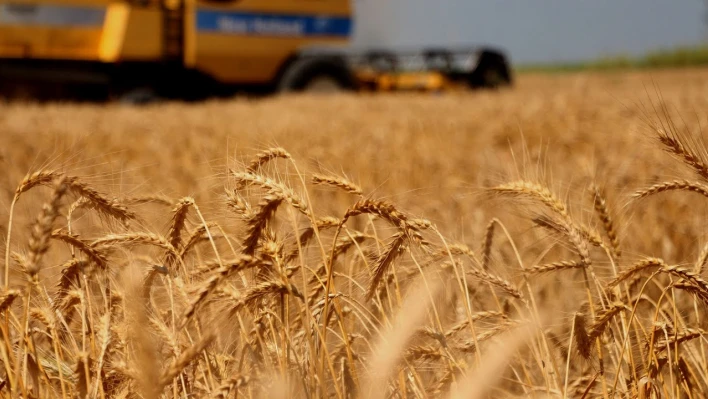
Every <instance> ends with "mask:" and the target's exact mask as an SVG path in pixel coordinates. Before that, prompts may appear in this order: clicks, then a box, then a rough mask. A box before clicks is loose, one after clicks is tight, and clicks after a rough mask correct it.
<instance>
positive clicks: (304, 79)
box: [278, 57, 355, 93]
mask: <svg viewBox="0 0 708 399" xmlns="http://www.w3.org/2000/svg"><path fill="white" fill-rule="evenodd" d="M354 87H355V83H354V78H353V76H352V73H351V71H349V69H348V68H347V66H346V64H345V63H344V61H341V60H339V59H337V58H332V57H307V58H301V59H298V60H296V61H294V62H293V63H292V64H291V65H290V66H289V67H288V68H287V70H286V71H285V73H284V74H283V76H282V78H281V79H280V82H279V84H278V91H279V92H281V93H287V92H320V93H321V92H333V91H346V90H352V89H354Z"/></svg>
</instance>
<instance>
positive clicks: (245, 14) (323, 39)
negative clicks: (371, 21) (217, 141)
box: [187, 0, 352, 84]
mask: <svg viewBox="0 0 708 399" xmlns="http://www.w3.org/2000/svg"><path fill="white" fill-rule="evenodd" d="M350 11H351V10H350V5H349V1H344V0H336V1H335V0H333V1H328V2H311V1H304V0H295V1H293V0H282V1H270V2H263V1H258V0H242V1H240V2H237V3H234V4H233V5H232V6H216V5H215V3H213V2H201V1H200V2H197V3H196V4H195V13H194V20H193V23H194V28H193V29H191V30H188V32H190V33H191V34H192V35H194V37H193V38H192V40H193V42H194V45H193V46H188V49H189V48H191V51H193V54H187V60H192V61H191V62H188V65H190V64H191V65H190V66H193V67H194V68H196V69H198V70H199V71H201V72H203V73H206V74H208V75H211V76H212V77H214V78H215V79H216V80H218V81H221V82H224V83H236V84H238V83H246V84H258V83H268V82H271V81H272V80H273V79H274V78H275V76H276V74H277V73H278V71H279V70H280V67H281V66H282V64H283V63H284V62H285V61H286V60H287V59H289V58H290V57H291V56H293V55H295V54H297V52H298V50H299V49H300V48H302V47H304V46H308V45H312V44H323V45H329V44H339V43H346V42H347V41H348V39H349V37H350V35H351V32H352V19H351V14H350ZM188 42H189V39H188Z"/></svg>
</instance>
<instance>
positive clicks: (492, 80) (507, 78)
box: [469, 51, 513, 89]
mask: <svg viewBox="0 0 708 399" xmlns="http://www.w3.org/2000/svg"><path fill="white" fill-rule="evenodd" d="M480 57H481V58H480V60H479V65H478V66H477V69H476V70H475V71H474V72H473V73H472V75H471V76H470V80H469V85H470V86H471V87H472V88H488V89H497V88H499V87H503V86H511V85H512V83H513V82H512V77H511V71H510V69H509V65H508V63H507V60H506V58H505V57H504V55H502V54H499V53H494V52H490V51H485V52H484V53H482V55H481V56H480Z"/></svg>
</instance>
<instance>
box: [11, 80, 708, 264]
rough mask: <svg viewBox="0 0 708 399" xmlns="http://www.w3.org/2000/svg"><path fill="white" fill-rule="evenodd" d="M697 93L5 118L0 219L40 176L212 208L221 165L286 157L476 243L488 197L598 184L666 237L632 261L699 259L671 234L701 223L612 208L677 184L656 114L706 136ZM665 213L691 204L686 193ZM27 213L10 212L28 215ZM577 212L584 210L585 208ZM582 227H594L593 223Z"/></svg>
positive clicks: (683, 85) (70, 108) (598, 85)
mask: <svg viewBox="0 0 708 399" xmlns="http://www.w3.org/2000/svg"><path fill="white" fill-rule="evenodd" d="M706 89H708V72H706V71H705V70H701V69H678V70H675V69H668V70H652V71H625V72H617V73H610V74H605V73H593V72H583V73H572V74H562V75H553V74H551V75H549V74H544V73H540V74H535V73H524V74H522V75H520V77H519V82H518V85H517V87H515V88H514V89H513V90H502V91H499V92H479V93H477V92H471V93H460V94H455V93H452V94H446V95H442V96H436V95H427V94H421V95H416V94H390V95H386V94H383V95H381V94H376V95H335V96H333V97H324V98H323V97H319V96H316V95H315V96H307V95H301V96H297V95H295V96H285V97H274V98H268V99H263V100H254V101H249V100H225V101H217V100H214V101H209V102H206V103H202V104H197V105H189V104H183V103H167V104H158V105H152V106H146V107H131V106H121V105H108V106H98V105H97V106H94V105H71V104H66V105H62V104H49V105H33V104H11V105H0V130H1V131H2V132H3V137H4V138H5V142H6V143H8V144H10V145H6V146H3V147H2V148H0V165H2V168H3V170H4V171H5V173H4V174H3V175H2V177H1V178H2V190H3V192H4V194H3V195H2V197H1V198H0V201H1V202H0V203H1V204H2V205H1V206H0V220H2V219H5V218H6V212H7V209H8V206H9V205H8V204H9V201H10V199H11V198H12V196H11V193H12V192H13V190H14V187H15V186H16V184H17V182H18V181H20V180H21V179H22V177H23V176H24V175H25V174H26V173H27V172H30V171H35V170H38V169H39V168H50V169H60V170H66V171H67V172H70V173H74V174H80V175H85V176H89V177H90V181H91V184H94V185H96V186H97V187H100V188H101V189H102V190H105V191H107V192H110V193H112V194H113V195H115V196H117V197H125V196H135V195H144V194H163V195H166V196H169V197H172V198H177V197H179V196H184V195H190V196H194V197H195V199H197V201H198V202H200V203H204V204H205V205H206V204H213V205H214V207H216V208H219V207H221V204H220V203H218V201H217V198H218V196H220V195H221V194H223V185H224V179H225V176H226V174H227V170H228V169H227V168H229V167H231V168H233V167H235V166H236V165H239V163H240V162H241V163H242V162H245V161H247V160H248V159H250V157H252V156H253V154H255V153H257V152H258V151H260V150H263V149H265V148H269V147H273V146H281V147H283V148H286V149H287V150H288V151H289V152H291V153H292V154H293V156H294V157H295V158H296V159H297V160H299V162H300V163H301V164H303V165H302V167H303V168H304V169H306V170H311V171H316V172H323V173H333V174H344V175H346V176H349V177H350V178H351V179H352V180H353V181H355V182H358V183H360V184H361V185H362V187H364V190H365V194H366V195H370V196H371V197H377V198H378V197H380V198H386V199H389V200H391V201H394V202H395V203H397V204H399V205H400V206H402V207H404V208H406V209H409V210H411V211H413V212H416V213H419V214H421V215H425V216H426V217H428V218H430V219H431V220H432V221H434V222H435V223H436V224H437V225H438V226H439V227H440V228H441V229H442V230H443V231H445V232H446V233H447V234H452V235H455V236H456V237H458V238H460V239H463V240H464V239H470V240H477V239H479V237H480V234H482V230H483V229H484V223H485V221H486V220H487V219H489V218H491V217H493V216H494V217H496V216H499V215H500V213H501V212H500V210H498V209H496V206H497V205H498V204H493V205H490V204H489V203H488V202H487V201H484V200H483V198H482V200H481V198H480V195H479V193H480V191H481V189H482V188H484V187H489V186H491V185H494V184H498V183H500V182H503V181H508V180H509V179H510V178H518V177H522V176H525V175H529V177H534V176H541V177H542V178H543V179H545V181H547V182H548V183H549V184H550V185H551V186H552V187H554V188H555V189H557V190H558V192H559V193H562V194H563V195H566V194H567V195H570V196H571V198H572V197H573V196H576V197H578V198H577V199H578V200H585V198H584V197H583V196H584V195H585V194H586V193H585V191H583V190H576V188H578V187H577V186H579V187H580V188H583V187H586V186H587V184H588V181H589V180H588V179H593V178H594V179H596V180H597V181H599V182H601V183H602V184H603V185H604V186H606V187H607V190H609V195H611V196H612V200H613V203H614V204H615V206H616V207H617V208H616V209H617V211H618V212H621V213H622V214H623V216H627V218H629V219H630V220H632V221H636V222H639V221H642V222H646V218H654V219H656V220H654V221H656V222H657V223H658V222H659V221H661V222H662V223H663V224H666V223H668V224H669V226H662V227H661V229H662V232H665V231H670V232H671V235H668V236H666V235H664V234H663V233H661V234H658V235H657V236H652V235H651V234H645V235H644V236H643V237H641V238H640V237H634V238H633V239H635V240H637V241H639V242H638V243H639V244H641V245H640V246H639V247H637V248H636V250H637V251H643V250H646V251H649V252H652V253H654V252H657V253H656V254H655V255H657V256H666V257H669V258H672V259H674V260H676V261H680V260H685V258H686V257H691V256H694V255H695V253H694V252H695V251H697V249H696V247H695V244H696V243H695V242H684V241H682V240H681V239H679V238H680V236H681V235H686V234H687V233H688V232H693V233H699V231H694V229H699V228H700V227H701V225H702V223H700V221H699V220H697V219H690V218H681V217H680V214H678V213H677V214H676V215H672V216H671V217H669V216H667V215H666V213H665V212H659V211H655V213H646V212H647V209H654V210H658V209H661V206H660V205H661V204H662V202H661V201H663V199H651V200H649V201H650V202H652V201H653V202H654V203H653V204H652V205H653V206H650V207H647V208H645V207H644V206H643V205H641V206H639V207H638V208H637V207H636V206H635V207H627V208H625V207H623V202H622V201H625V200H626V199H627V196H628V195H630V194H631V193H632V191H633V190H635V189H637V188H638V187H639V186H643V185H646V184H653V183H656V182H658V181H659V180H662V179H667V178H671V177H676V176H680V175H681V173H682V171H683V169H682V168H680V167H677V166H676V164H675V163H674V161H673V160H672V159H670V157H667V156H664V155H662V153H661V151H660V149H658V148H657V147H656V145H655V142H654V141H652V140H651V135H650V134H649V135H648V133H650V132H651V124H653V123H658V122H660V121H661V120H663V119H664V118H665V115H663V112H664V111H663V110H662V109H661V108H660V107H661V105H662V104H665V105H666V107H668V109H669V110H670V113H671V116H672V119H673V121H674V123H678V124H679V125H680V126H683V124H684V123H685V126H686V129H687V131H690V132H693V133H697V132H699V131H700V127H705V126H708V119H707V118H708V114H707V113H706V111H705V110H706V109H707V108H706V105H708V104H707V103H706V97H705V92H706ZM677 111H678V112H677ZM664 123H665V122H664ZM672 200H675V201H678V204H684V205H686V204H688V202H684V201H691V204H694V202H695V204H699V203H700V202H701V201H698V200H697V198H693V197H692V196H689V197H688V198H685V199H676V198H672ZM28 204H31V202H30V203H26V205H22V206H21V207H20V208H19V209H18V210H17V213H18V215H23V216H25V217H30V216H33V215H34V212H35V210H34V209H35V208H33V207H31V206H30V205H28ZM319 205H320V206H322V207H325V208H326V207H328V206H329V204H328V202H327V201H324V202H320V203H319ZM339 205H343V204H339ZM681 206H683V205H681ZM686 206H688V205H686ZM691 206H692V209H695V208H693V205H691ZM676 209H683V208H681V207H678V208H676ZM636 210H641V212H640V214H639V215H641V218H640V219H639V220H638V219H636V218H637V217H638V216H637V215H634V214H633V212H635V211H636ZM578 211H582V212H586V213H587V212H591V209H588V208H587V204H585V205H582V206H579V209H578ZM630 215H633V216H630ZM673 216H676V218H674V217H673ZM583 217H586V218H587V222H588V223H592V222H593V219H592V218H593V216H592V215H591V214H589V213H588V214H586V215H584V216H583ZM642 219H644V220H642ZM642 225H644V227H642V228H644V229H645V230H644V231H645V232H647V230H646V224H645V223H642ZM650 226H654V224H653V223H651V224H650ZM627 228H629V227H628V226H627ZM657 228H658V227H657ZM666 229H668V230H666ZM700 233H701V234H702V232H700ZM674 235H675V236H674ZM674 238H676V240H674Z"/></svg>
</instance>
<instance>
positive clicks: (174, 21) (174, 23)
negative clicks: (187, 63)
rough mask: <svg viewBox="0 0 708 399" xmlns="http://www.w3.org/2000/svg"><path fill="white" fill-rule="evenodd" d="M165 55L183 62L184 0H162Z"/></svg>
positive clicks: (172, 60) (167, 57)
mask: <svg viewBox="0 0 708 399" xmlns="http://www.w3.org/2000/svg"><path fill="white" fill-rule="evenodd" d="M162 29H163V33H162V39H163V40H162V45H163V56H164V58H165V61H168V62H177V63H180V62H182V58H183V55H184V0H162Z"/></svg>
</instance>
